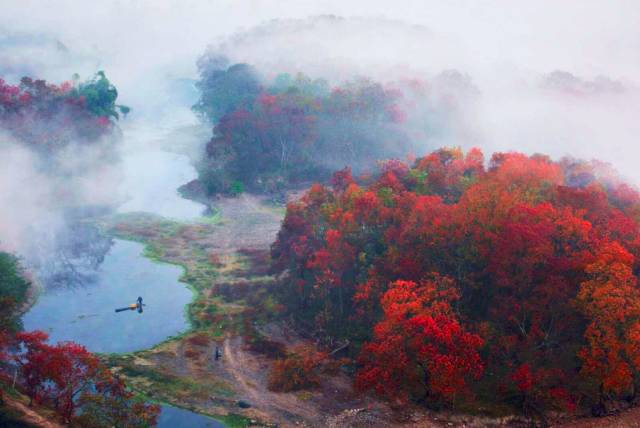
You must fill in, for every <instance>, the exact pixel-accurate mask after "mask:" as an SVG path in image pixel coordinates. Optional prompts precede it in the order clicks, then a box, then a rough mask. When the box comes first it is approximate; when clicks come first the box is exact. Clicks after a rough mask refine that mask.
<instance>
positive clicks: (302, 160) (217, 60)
mask: <svg viewBox="0 0 640 428" xmlns="http://www.w3.org/2000/svg"><path fill="white" fill-rule="evenodd" d="M198 66H199V69H200V80H199V81H198V83H197V86H198V89H199V90H200V94H201V95H200V100H199V101H198V103H197V104H196V105H195V106H194V110H195V111H196V112H198V113H200V114H201V115H202V116H203V118H205V120H206V121H208V122H209V123H210V124H211V125H212V126H213V127H214V128H213V137H212V139H211V140H210V141H209V143H208V144H207V146H206V154H205V155H204V159H203V160H202V161H201V162H200V165H199V168H198V169H199V172H200V182H201V184H202V186H203V188H204V190H205V192H206V193H207V194H214V193H227V194H238V193H241V192H242V191H243V190H245V189H246V190H249V191H253V192H260V193H262V192H267V193H269V192H278V191H282V190H283V189H286V188H292V187H299V186H300V185H308V184H310V183H311V182H313V181H326V180H327V179H328V178H329V177H330V176H331V173H332V172H333V171H335V170H338V169H341V168H344V167H345V166H347V165H349V166H350V167H351V168H353V169H354V171H364V170H370V169H373V168H375V166H376V163H377V161H379V160H381V159H389V158H403V157H405V156H406V155H407V154H408V153H410V152H412V150H414V148H415V142H416V141H417V140H418V139H420V138H423V137H424V135H425V134H426V135H429V136H437V135H438V134H439V133H442V132H444V131H443V128H445V127H446V124H447V120H448V119H447V118H448V115H449V114H451V113H453V112H454V111H455V108H456V100H457V99H458V98H460V97H472V96H473V95H474V94H475V89H474V88H473V85H472V84H471V82H470V81H469V79H468V77H466V76H464V75H462V74H461V73H458V72H455V71H448V72H443V73H441V74H440V75H438V76H436V77H435V78H434V79H433V81H431V82H429V84H426V83H425V82H422V81H417V80H411V81H401V82H394V83H389V84H385V85H383V84H381V83H378V82H374V81H372V80H370V79H366V78H353V79H352V80H349V81H347V82H344V83H342V84H340V85H334V86H331V85H330V84H329V82H328V81H326V80H324V79H313V78H311V77H309V76H306V75H304V74H302V73H298V74H296V75H290V74H279V75H277V76H276V77H275V78H273V79H272V80H270V81H267V82H266V83H265V79H263V78H262V77H261V75H260V73H259V72H258V71H257V70H256V69H254V68H253V67H252V66H250V65H248V64H242V63H239V64H232V65H228V64H227V60H225V59H224V58H221V57H218V56H215V55H213V54H210V55H205V56H203V57H202V58H201V59H200V61H199V63H198Z"/></svg>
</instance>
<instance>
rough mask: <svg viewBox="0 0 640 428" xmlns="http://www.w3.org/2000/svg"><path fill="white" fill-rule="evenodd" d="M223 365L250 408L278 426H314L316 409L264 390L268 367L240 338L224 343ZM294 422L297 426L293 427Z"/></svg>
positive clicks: (316, 415) (290, 395) (309, 404)
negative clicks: (305, 422)
mask: <svg viewBox="0 0 640 428" xmlns="http://www.w3.org/2000/svg"><path fill="white" fill-rule="evenodd" d="M224 364H225V367H226V369H227V372H228V373H229V374H230V375H231V376H232V377H233V379H234V380H235V381H236V384H235V385H236V387H238V393H239V395H240V396H241V397H245V399H246V401H248V402H249V403H250V404H251V405H252V406H253V407H255V408H257V409H260V410H261V411H263V412H265V413H266V414H267V415H269V416H270V417H269V419H270V420H272V421H274V422H277V423H278V424H279V425H281V426H293V425H294V424H295V425H298V426H299V425H300V424H303V423H304V421H307V422H311V421H313V422H316V423H317V422H318V416H319V414H318V409H316V408H315V407H314V406H313V405H311V403H308V402H305V401H302V400H300V399H299V398H298V397H297V396H296V395H295V394H292V393H275V392H271V391H269V390H268V389H267V387H266V385H267V379H266V378H267V376H266V373H267V372H268V370H269V365H268V363H266V362H265V361H264V360H263V361H260V359H259V358H257V357H256V356H255V355H253V354H251V353H249V352H247V351H246V350H245V349H244V345H243V343H242V338H241V337H233V338H227V339H226V340H225V341H224ZM296 422H297V423H296Z"/></svg>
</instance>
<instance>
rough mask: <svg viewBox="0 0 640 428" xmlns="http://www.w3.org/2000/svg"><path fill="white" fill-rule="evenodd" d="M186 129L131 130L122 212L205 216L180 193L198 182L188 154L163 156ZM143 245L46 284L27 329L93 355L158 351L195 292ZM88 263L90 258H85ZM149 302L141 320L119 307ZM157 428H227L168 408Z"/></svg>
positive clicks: (124, 244) (117, 245)
mask: <svg viewBox="0 0 640 428" xmlns="http://www.w3.org/2000/svg"><path fill="white" fill-rule="evenodd" d="M179 129H180V128H176V127H173V128H171V127H169V128H167V127H165V128H164V129H163V128H161V127H157V126H153V127H151V126H135V127H130V128H129V129H125V131H124V135H125V143H126V147H125V148H126V150H125V154H124V156H123V159H122V162H123V170H124V171H123V173H124V180H123V186H124V187H123V188H124V191H125V193H126V196H127V199H126V201H125V202H124V203H123V204H121V205H120V207H119V208H118V212H121V213H126V212H137V211H144V212H151V213H153V214H157V215H161V216H164V217H168V218H173V219H177V220H183V221H188V220H193V219H195V218H197V217H200V216H201V215H202V213H203V211H204V209H205V207H204V206H203V205H200V204H197V203H195V202H193V201H189V200H186V199H184V198H182V197H180V195H179V194H178V193H177V190H176V189H177V187H179V186H180V185H182V184H185V183H186V182H188V181H190V180H192V179H193V178H195V176H196V172H195V170H194V168H193V167H192V166H191V164H190V162H189V159H188V157H187V156H185V155H181V154H176V153H171V152H168V151H164V150H162V147H163V146H164V147H166V145H163V143H169V142H168V141H163V140H167V139H168V138H170V136H175V135H176V131H179ZM143 249H144V246H143V245H142V244H139V243H136V242H130V241H124V240H120V239H115V240H114V241H113V245H111V247H110V248H109V250H108V252H107V253H106V255H105V256H104V260H103V261H102V263H100V264H99V265H98V266H97V268H96V269H95V271H93V272H92V274H91V275H90V276H88V277H87V278H84V280H83V281H82V282H81V283H77V282H63V284H62V286H61V285H60V284H59V283H57V284H56V285H55V286H54V285H53V284H47V283H46V282H45V283H44V284H42V285H43V290H42V293H41V294H40V296H39V297H38V300H37V302H36V303H35V304H34V305H33V306H32V307H31V308H30V310H29V311H28V312H27V313H25V315H24V316H23V324H24V328H25V330H36V329H39V330H43V331H46V332H48V333H49V335H50V340H51V341H52V342H56V341H63V340H69V341H74V342H78V343H80V344H82V345H84V346H86V347H87V349H89V350H90V351H93V352H101V353H120V352H132V351H137V350H142V349H146V348H150V347H153V346H154V345H156V344H158V343H160V342H162V341H163V340H166V339H167V338H169V337H171V336H174V335H177V334H180V333H181V332H184V331H185V330H187V329H188V328H189V323H188V321H187V319H186V314H185V306H186V305H187V304H188V303H189V302H190V301H191V299H192V293H191V291H190V290H189V289H188V288H187V287H186V286H185V284H183V283H180V282H179V280H178V279H179V277H180V275H181V274H182V268H181V267H178V266H173V265H169V264H163V263H157V262H154V261H151V260H150V259H148V258H146V257H144V256H143ZM87 257H88V255H87ZM138 296H141V297H143V299H144V303H145V305H146V306H145V307H144V311H143V312H142V313H138V312H136V311H125V312H120V313H116V312H115V311H114V309H115V308H118V307H123V306H127V305H129V304H130V303H134V302H135V300H136V298H137V297H138ZM158 426H159V427H161V428H180V427H193V428H204V427H223V426H224V425H222V424H221V423H220V422H218V421H216V420H214V419H212V418H208V417H205V416H202V415H199V414H196V413H193V412H189V411H187V410H182V409H178V408H175V407H171V406H162V413H161V415H160V418H159V422H158Z"/></svg>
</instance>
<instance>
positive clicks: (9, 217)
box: [0, 134, 62, 252]
mask: <svg viewBox="0 0 640 428" xmlns="http://www.w3.org/2000/svg"><path fill="white" fill-rule="evenodd" d="M35 165H36V157H35V155H34V154H33V153H32V152H30V151H29V150H28V149H26V148H24V147H21V146H20V145H18V144H17V143H15V142H13V141H11V139H10V138H9V137H6V136H3V135H1V134H0V249H2V250H8V251H20V252H22V250H24V249H25V247H24V245H25V242H26V241H28V239H27V236H28V235H29V234H31V233H33V232H34V231H36V230H38V229H40V230H42V231H46V230H51V229H52V227H51V226H52V225H57V224H59V223H60V217H59V215H58V214H59V213H55V211H54V210H52V205H54V201H55V200H56V197H57V196H58V194H59V193H60V191H62V189H59V190H58V191H55V190H54V188H53V186H52V184H51V181H50V178H49V177H47V176H46V175H45V174H42V173H41V172H39V171H38V170H37V169H36V168H35ZM54 228H55V227H54ZM47 235H49V234H47ZM45 240H46V237H45Z"/></svg>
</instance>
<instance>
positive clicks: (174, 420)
mask: <svg viewBox="0 0 640 428" xmlns="http://www.w3.org/2000/svg"><path fill="white" fill-rule="evenodd" d="M156 426H157V427H158V428H223V427H224V426H225V425H224V424H222V423H220V422H218V421H217V420H215V419H211V418H209V417H207V416H203V415H200V414H198V413H194V412H190V411H188V410H183V409H179V408H177V407H172V406H162V413H160V417H159V418H158V425H156Z"/></svg>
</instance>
